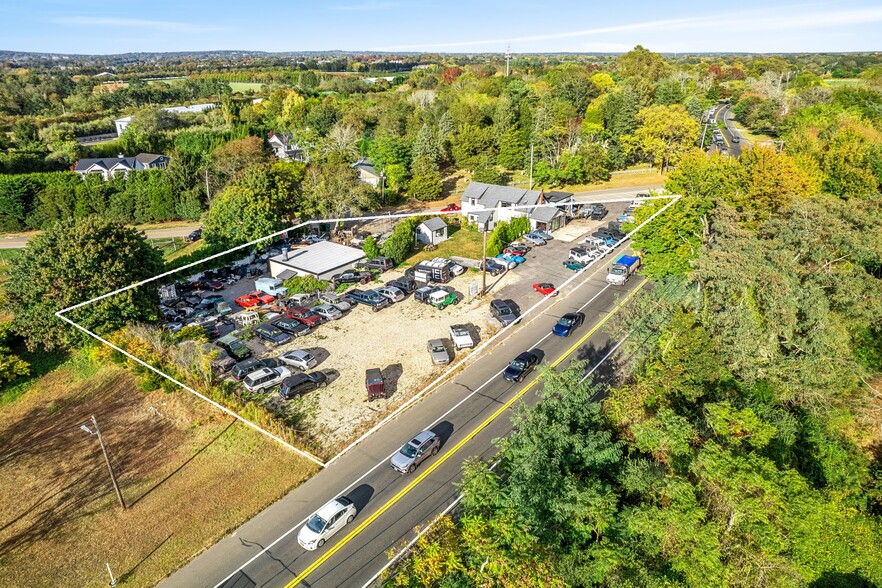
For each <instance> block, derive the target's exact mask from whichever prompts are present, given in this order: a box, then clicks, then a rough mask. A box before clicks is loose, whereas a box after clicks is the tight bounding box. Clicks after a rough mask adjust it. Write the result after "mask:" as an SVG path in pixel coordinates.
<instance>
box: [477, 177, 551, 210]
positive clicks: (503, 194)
mask: <svg viewBox="0 0 882 588" xmlns="http://www.w3.org/2000/svg"><path fill="white" fill-rule="evenodd" d="M470 198H474V199H475V200H476V203H477V204H480V205H481V206H483V207H484V208H496V206H497V205H498V204H499V203H500V202H505V203H506V204H510V205H512V206H527V205H530V204H537V203H538V202H539V192H537V191H536V190H524V189H523V188H512V187H510V186H496V185H493V184H484V183H481V182H472V183H470V184H469V185H468V186H466V189H465V191H464V192H463V193H462V198H461V200H462V201H463V202H465V201H468V200H469V199H470Z"/></svg>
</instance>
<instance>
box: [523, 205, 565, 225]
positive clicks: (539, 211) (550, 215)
mask: <svg viewBox="0 0 882 588" xmlns="http://www.w3.org/2000/svg"><path fill="white" fill-rule="evenodd" d="M560 214H563V213H562V212H561V211H560V208H558V207H557V206H537V207H536V208H534V209H533V210H532V211H531V212H530V218H531V219H533V220H537V221H539V222H542V223H548V222H551V221H552V220H554V217H556V216H558V215H560Z"/></svg>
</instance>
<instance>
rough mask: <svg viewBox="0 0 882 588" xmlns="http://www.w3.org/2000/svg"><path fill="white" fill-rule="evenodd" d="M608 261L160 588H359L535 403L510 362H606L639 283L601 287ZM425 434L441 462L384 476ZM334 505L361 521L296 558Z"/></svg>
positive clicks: (453, 493)
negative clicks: (303, 535) (335, 501)
mask: <svg viewBox="0 0 882 588" xmlns="http://www.w3.org/2000/svg"><path fill="white" fill-rule="evenodd" d="M612 259H613V256H609V257H607V258H606V260H605V261H604V262H603V263H598V264H596V266H594V267H592V268H590V269H589V270H586V272H585V275H584V276H581V277H580V279H579V280H578V281H576V282H574V283H573V284H572V285H571V286H570V287H569V288H568V290H569V291H564V292H563V293H562V294H561V296H559V297H558V298H556V299H553V300H551V301H549V303H546V305H545V306H543V307H542V308H540V309H538V310H539V311H540V312H536V313H534V315H532V316H530V317H527V318H525V319H524V321H523V323H524V324H522V325H520V326H519V327H518V328H517V329H515V330H514V331H513V332H512V333H511V334H509V335H508V336H507V337H506V338H505V339H504V340H503V342H502V343H501V344H498V345H497V346H496V347H495V348H493V349H492V350H491V351H489V352H486V353H484V354H483V356H481V357H479V358H478V359H476V360H475V361H474V362H473V363H471V364H469V365H467V367H465V368H464V369H463V370H462V371H461V372H460V373H459V374H458V375H456V377H455V378H454V379H453V380H451V381H449V382H448V383H446V384H443V385H442V386H441V387H440V388H439V389H438V390H436V391H435V392H433V393H432V394H430V395H428V396H427V397H426V398H424V399H423V400H421V401H420V402H419V403H417V404H416V405H415V406H413V407H411V408H410V409H409V410H407V411H405V412H404V413H402V414H401V415H400V416H399V417H398V418H396V419H395V420H393V421H391V422H390V423H388V424H387V425H386V426H385V427H383V429H381V430H380V431H378V432H377V433H375V434H374V435H372V436H370V437H368V438H367V439H366V440H365V441H363V442H362V443H360V444H359V445H358V446H356V447H355V448H354V449H352V450H351V451H350V452H349V453H347V454H345V455H343V456H342V457H341V458H340V459H339V460H337V461H335V462H334V463H333V464H331V465H330V466H329V467H328V468H327V469H325V470H324V471H322V472H319V473H318V474H317V475H316V476H314V477H313V478H311V479H310V480H308V481H307V482H306V483H304V484H303V485H302V486H300V487H299V488H297V489H295V490H294V491H292V492H291V493H290V494H289V495H288V496H286V497H285V498H284V499H282V500H281V501H279V502H278V503H276V504H275V505H273V506H272V507H270V508H268V509H266V510H265V511H264V512H263V513H261V514H260V515H258V516H257V517H255V518H254V519H252V520H251V521H249V522H248V523H246V524H245V525H243V526H242V527H240V529H239V530H238V531H237V532H236V533H235V534H234V535H233V536H231V537H227V538H225V539H224V540H222V541H221V542H219V543H218V544H217V545H216V546H215V547H213V548H212V549H211V550H209V551H208V552H206V553H205V554H204V555H203V556H201V557H199V558H197V559H195V560H194V561H193V562H192V563H191V564H189V565H188V566H186V567H185V568H183V569H182V570H180V571H179V572H177V573H176V574H174V575H172V576H171V577H170V578H168V580H167V581H166V582H165V584H164V585H167V586H205V587H208V588H211V587H214V586H218V585H222V586H224V588H233V587H236V588H246V587H251V586H297V585H300V586H312V587H322V586H327V587H332V586H333V587H338V586H351V587H355V588H360V587H361V586H363V585H364V583H365V582H366V581H368V580H369V579H370V578H371V577H372V576H373V575H374V574H375V573H376V572H377V571H378V570H380V569H381V568H382V567H383V566H384V565H385V564H386V562H387V561H388V556H387V552H388V550H389V549H391V548H393V547H397V546H400V545H401V544H403V543H405V542H406V541H408V540H409V539H410V538H411V537H413V535H414V528H415V527H417V526H422V525H425V524H426V523H427V522H428V521H430V520H431V519H432V518H434V516H435V515H436V514H437V513H439V512H441V511H442V510H444V509H445V508H446V507H447V506H448V505H449V504H450V503H451V502H452V501H453V500H455V498H456V496H457V495H458V493H457V490H456V487H455V485H454V482H456V481H457V480H458V479H459V478H460V475H461V468H462V462H463V461H464V460H465V459H466V458H467V457H469V456H472V455H477V456H480V457H482V458H485V459H486V458H489V457H491V456H492V454H493V453H494V452H495V448H494V445H493V443H492V440H493V439H494V438H498V437H502V436H504V435H506V434H507V433H508V432H509V431H510V429H511V421H510V415H511V411H510V408H511V406H512V405H514V404H516V403H517V402H518V401H519V400H520V399H521V398H523V400H524V401H527V402H532V401H535V394H534V390H535V388H536V386H535V385H534V384H535V377H536V374H533V375H531V377H530V378H528V379H527V380H526V381H525V382H524V383H521V384H512V383H510V382H507V381H505V380H503V379H502V377H501V375H500V372H501V370H502V369H504V367H505V366H506V364H507V363H508V362H509V361H510V360H511V359H513V358H514V356H516V355H517V354H518V353H520V352H522V351H525V350H528V349H532V350H534V351H535V352H536V353H537V354H538V355H540V357H541V358H542V361H543V363H544V364H546V365H551V366H560V367H564V366H565V365H567V364H568V363H569V362H570V361H572V360H573V359H581V360H586V362H587V363H588V364H589V367H591V366H593V365H595V364H596V363H597V362H598V361H599V360H600V359H601V358H603V357H604V356H605V355H606V354H607V352H608V350H609V349H610V348H611V347H612V346H613V344H614V342H611V341H609V340H608V337H607V335H606V334H605V333H604V331H603V328H602V327H603V325H604V324H605V322H606V321H607V320H608V318H609V317H610V316H611V314H612V313H613V312H615V311H616V310H617V309H618V308H620V307H621V305H622V304H624V303H625V301H624V299H625V298H627V297H628V296H629V295H630V294H632V293H633V292H635V291H636V289H637V288H638V287H639V285H640V284H641V283H642V281H641V279H639V278H634V279H632V280H631V281H630V282H629V283H628V284H627V286H625V287H623V288H619V287H612V286H609V285H608V284H606V282H605V280H604V276H605V274H606V268H607V267H608V265H609V263H611V261H612ZM537 296H538V295H537ZM572 311H581V312H584V313H585V314H586V321H585V324H584V325H583V326H582V327H581V328H580V329H579V330H577V331H576V332H575V333H574V334H573V335H571V336H570V337H569V338H561V337H557V336H554V335H551V334H550V331H551V327H552V326H553V325H554V323H555V322H556V321H557V320H558V318H559V317H560V316H562V315H563V314H565V313H567V312H572ZM425 429H431V430H433V431H435V432H436V433H437V434H438V435H439V436H440V437H441V438H442V441H443V445H442V450H441V452H440V453H439V454H438V455H437V456H435V457H432V458H430V459H429V460H427V461H426V462H424V463H423V464H422V465H421V466H420V468H418V469H417V470H416V472H414V473H413V474H411V475H408V476H402V475H400V474H398V473H397V472H395V471H394V470H392V469H391V468H390V467H389V458H390V457H391V455H393V454H394V453H395V452H396V451H397V449H398V448H399V447H400V446H401V445H402V444H403V443H405V442H406V441H408V440H409V439H410V438H411V437H412V436H413V435H415V434H416V433H418V432H419V431H421V430H425ZM341 495H346V496H348V497H349V498H351V499H352V500H353V501H354V503H355V504H356V506H357V508H358V510H359V514H358V517H357V518H356V519H355V520H354V521H353V522H352V523H351V524H350V525H347V526H346V527H344V528H343V529H342V530H341V531H340V532H339V533H338V534H337V536H335V537H333V538H332V539H331V540H329V541H328V543H327V544H326V545H324V546H323V547H322V548H321V549H319V550H317V551H314V552H309V551H306V550H304V549H303V548H302V547H300V545H299V544H298V543H297V540H296V536H297V531H298V530H299V528H300V527H301V526H302V524H303V522H304V521H305V519H306V518H307V517H308V516H309V515H310V514H311V513H312V512H314V511H315V510H316V509H317V508H318V507H320V506H321V505H322V504H324V503H325V502H326V501H328V500H330V499H331V498H334V497H335V496H341Z"/></svg>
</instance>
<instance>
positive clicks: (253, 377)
mask: <svg viewBox="0 0 882 588" xmlns="http://www.w3.org/2000/svg"><path fill="white" fill-rule="evenodd" d="M290 375H291V370H289V369H288V368H286V367H277V368H260V369H258V370H254V371H253V372H251V373H250V374H248V375H247V376H245V378H244V379H243V380H242V385H243V386H245V389H246V390H248V391H249V392H260V391H261V390H266V389H267V388H272V387H273V386H278V385H279V384H281V383H282V380H284V379H285V378H287V377H288V376H290Z"/></svg>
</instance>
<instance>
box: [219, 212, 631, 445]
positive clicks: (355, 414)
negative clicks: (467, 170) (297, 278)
mask: <svg viewBox="0 0 882 588" xmlns="http://www.w3.org/2000/svg"><path fill="white" fill-rule="evenodd" d="M625 206H626V203H621V204H620V205H615V206H610V212H609V215H608V216H607V217H606V218H604V219H603V220H602V221H596V220H590V219H575V220H573V221H571V223H570V224H569V225H567V227H565V228H564V229H562V230H560V231H557V232H556V233H555V238H554V239H553V240H550V241H548V243H547V244H546V245H543V246H534V247H532V248H531V249H530V250H529V251H528V252H527V253H526V255H525V259H526V261H525V262H524V263H523V264H522V265H521V266H519V267H517V268H514V269H513V270H510V271H507V272H505V273H503V274H501V275H498V276H495V277H492V276H489V275H488V277H487V285H488V288H489V292H490V294H489V296H488V297H487V298H486V299H470V296H469V293H470V290H471V287H472V286H474V287H475V288H478V287H480V284H481V274H480V272H478V271H476V270H469V271H468V272H467V273H465V274H463V275H460V276H458V277H455V278H453V279H452V281H451V282H449V283H448V284H446V285H447V286H448V287H450V288H452V289H453V290H454V291H455V292H456V293H457V294H458V299H459V300H458V302H459V303H458V304H455V305H454V304H451V305H449V306H446V305H445V306H444V307H443V308H441V307H433V306H430V305H428V304H425V303H421V302H418V301H417V300H415V299H414V296H413V295H412V294H411V295H408V296H406V297H405V298H404V299H403V300H400V301H398V302H394V303H392V304H390V305H389V306H388V307H386V308H383V309H381V310H380V311H378V312H372V311H371V309H370V308H368V307H366V306H363V305H356V306H354V307H353V308H352V309H351V310H349V311H346V312H344V313H343V316H342V317H339V318H338V319H337V320H331V321H328V320H325V321H323V322H322V324H320V325H318V326H317V327H315V328H314V329H313V330H312V331H310V332H309V333H308V334H306V335H304V336H301V337H292V338H291V339H290V340H289V341H287V342H285V343H282V344H279V345H271V344H270V343H269V342H268V341H266V340H263V339H260V338H259V337H257V336H254V330H255V329H256V328H257V327H256V326H254V325H252V326H249V327H244V328H241V329H238V330H237V331H235V333H236V334H237V336H240V337H241V338H242V339H243V341H244V342H245V344H246V345H247V347H248V348H249V349H250V350H251V352H252V354H253V357H254V358H256V359H265V358H278V357H279V356H280V355H281V354H283V353H285V352H290V351H294V350H303V351H306V352H308V353H310V354H311V355H312V356H314V357H315V358H316V364H315V365H314V366H313V365H311V366H309V371H311V372H314V371H319V372H322V373H323V374H325V375H326V376H327V384H328V385H327V386H320V387H315V388H314V389H311V390H309V391H308V393H306V394H304V395H303V396H300V395H297V397H294V398H292V399H290V400H289V399H285V398H282V397H280V396H279V394H278V392H277V387H274V388H272V389H271V390H268V391H266V392H263V393H262V396H261V397H262V398H264V399H265V402H266V405H267V407H268V408H270V409H271V410H280V411H285V410H287V408H288V407H289V406H291V403H296V408H297V409H298V410H306V411H307V412H309V413H310V414H311V415H312V418H313V422H312V432H313V434H314V435H315V437H316V438H317V440H318V441H319V443H320V444H321V445H322V447H324V448H326V450H327V452H328V453H329V454H331V453H333V451H334V449H335V448H338V447H339V446H340V444H342V443H344V442H345V441H346V440H347V439H349V438H351V436H352V435H353V434H354V433H356V432H358V431H359V430H360V429H362V428H364V426H366V425H367V424H369V423H371V422H373V421H374V420H375V418H376V415H377V413H378V412H386V411H387V410H390V409H391V408H393V407H395V406H398V405H399V404H401V403H402V402H404V401H405V400H406V399H407V398H408V397H410V396H412V395H413V394H415V393H416V392H418V391H419V390H421V389H422V388H423V387H424V386H425V385H426V384H428V383H429V382H431V381H432V380H433V379H435V378H436V377H437V376H439V375H440V374H441V373H443V371H444V370H445V369H446V368H445V365H444V364H440V363H437V362H436V360H435V359H433V355H432V353H430V351H429V349H428V348H427V342H428V341H429V340H430V339H440V340H441V341H442V342H443V344H444V346H445V347H446V350H447V352H448V353H449V355H450V363H453V362H455V361H457V360H458V359H460V358H461V357H462V356H463V354H466V353H469V352H470V351H469V350H468V349H462V350H455V349H454V346H453V343H452V341H451V338H450V334H449V327H450V326H452V325H462V324H465V325H468V327H469V329H470V330H471V331H472V334H473V336H474V338H475V340H476V342H480V341H484V340H486V339H488V338H489V337H490V336H492V335H493V334H494V333H495V332H496V331H498V330H499V328H501V325H500V324H499V322H498V321H497V320H496V319H495V318H493V317H492V316H491V313H490V309H489V302H490V300H492V299H497V298H499V299H504V300H508V301H510V302H511V303H512V305H513V306H515V308H516V309H517V310H518V313H520V310H521V309H526V308H529V307H530V306H532V305H533V304H534V303H535V302H537V301H538V300H539V299H540V298H541V296H542V294H539V293H538V292H537V291H536V290H535V289H534V288H533V284H535V283H545V282H547V283H552V284H554V285H555V286H558V285H560V284H561V283H563V282H564V281H565V280H566V279H568V278H570V277H571V276H572V275H573V272H572V270H569V269H567V268H565V267H564V266H563V265H562V262H563V260H565V259H566V258H567V256H568V252H569V249H570V248H571V247H572V246H573V245H575V244H576V243H577V242H579V241H580V240H581V239H582V238H584V237H585V236H587V235H588V234H590V233H591V232H592V231H594V230H595V229H597V228H598V227H600V226H605V225H606V224H607V223H608V222H609V221H610V220H614V219H615V218H616V216H617V215H618V214H619V212H620V211H621V210H623V209H624V208H625ZM402 274H403V272H402V271H399V270H392V271H388V272H386V273H383V274H381V275H380V276H379V277H380V279H381V281H378V282H373V283H369V284H367V285H359V284H356V285H354V287H357V288H358V289H369V288H377V287H380V286H382V284H384V283H386V282H388V281H390V280H392V279H395V278H398V277H400V276H401V275H402ZM265 275H266V274H259V275H253V276H250V277H246V278H242V279H240V280H239V281H237V282H235V283H233V284H230V285H227V286H225V287H224V288H223V289H222V290H220V291H219V292H217V294H218V295H220V296H223V299H224V301H226V302H228V303H229V304H230V306H231V307H232V308H233V310H234V313H238V312H240V311H242V310H244V309H242V308H240V307H239V306H238V305H236V303H235V299H236V298H238V297H240V296H243V295H245V294H248V293H250V292H253V291H254V289H255V288H254V281H255V280H256V279H258V278H260V277H262V276H265ZM205 294H206V295H207V294H208V292H205ZM396 297H397V296H396ZM258 312H259V314H260V315H261V318H262V319H263V322H262V323H261V324H262V325H265V324H267V323H268V322H272V321H273V320H275V319H276V318H281V316H282V315H278V314H275V313H270V312H269V310H268V309H267V308H266V307H263V308H260V309H258ZM230 331H233V326H232V325H229V324H227V325H224V329H223V333H224V334H226V333H228V332H230ZM436 356H437V354H436ZM289 367H290V368H291V371H292V373H294V374H297V373H300V369H299V368H298V367H297V366H289ZM367 368H378V369H380V370H381V371H382V373H383V377H384V379H385V380H386V388H387V393H388V396H389V397H388V398H387V399H385V400H379V401H376V402H374V403H369V402H368V399H367V393H366V391H365V386H364V374H365V369H367Z"/></svg>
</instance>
